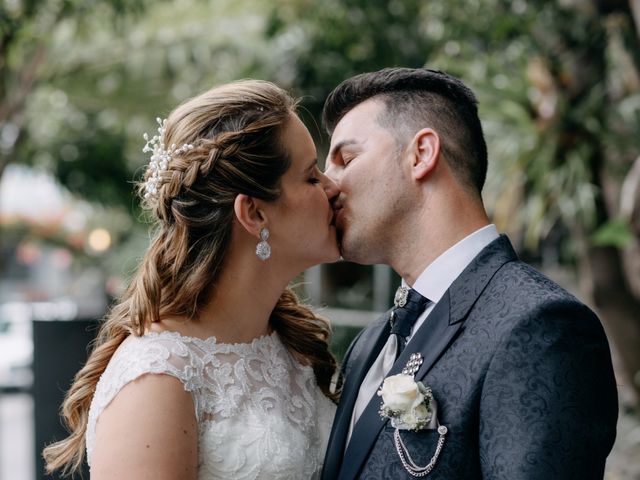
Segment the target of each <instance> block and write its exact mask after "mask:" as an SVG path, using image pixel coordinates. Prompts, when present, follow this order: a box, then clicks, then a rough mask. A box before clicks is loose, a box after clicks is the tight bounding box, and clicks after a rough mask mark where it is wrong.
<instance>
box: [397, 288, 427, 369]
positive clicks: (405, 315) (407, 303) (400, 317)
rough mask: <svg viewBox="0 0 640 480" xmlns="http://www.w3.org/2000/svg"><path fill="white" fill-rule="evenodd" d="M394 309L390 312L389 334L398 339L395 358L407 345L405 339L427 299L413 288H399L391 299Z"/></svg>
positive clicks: (422, 310) (424, 306)
mask: <svg viewBox="0 0 640 480" xmlns="http://www.w3.org/2000/svg"><path fill="white" fill-rule="evenodd" d="M393 304H394V305H395V308H394V309H393V310H392V311H391V315H390V316H389V322H390V323H391V334H393V335H396V336H397V339H398V342H397V344H398V349H397V351H396V358H398V357H399V356H400V353H401V352H402V350H403V349H404V347H405V345H406V344H407V337H408V336H409V335H411V329H412V328H413V325H414V323H416V320H417V319H418V317H419V316H420V314H421V313H422V312H424V309H425V308H426V306H427V305H428V304H429V299H428V298H425V297H423V296H422V295H420V294H419V293H418V292H416V291H415V290H414V289H413V288H407V287H403V286H401V287H399V288H398V290H397V291H396V295H395V298H394V299H393Z"/></svg>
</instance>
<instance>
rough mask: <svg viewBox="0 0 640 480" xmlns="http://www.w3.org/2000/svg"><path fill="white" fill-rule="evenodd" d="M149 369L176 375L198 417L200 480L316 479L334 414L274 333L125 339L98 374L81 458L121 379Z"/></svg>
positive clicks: (305, 370) (151, 335)
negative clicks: (247, 338) (222, 338)
mask: <svg viewBox="0 0 640 480" xmlns="http://www.w3.org/2000/svg"><path fill="white" fill-rule="evenodd" d="M147 373H155V374H168V375H172V376H174V377H176V378H178V379H179V380H180V381H181V382H182V383H183V385H184V388H185V390H187V391H188V392H190V393H191V397H192V398H193V403H194V409H195V415H196V419H197V422H198V429H199V440H198V448H199V452H198V459H199V461H198V479H199V480H213V479H226V480H240V479H242V480H257V479H265V480H266V479H269V480H273V479H275V480H279V479H282V480H284V479H291V480H302V479H304V480H307V479H315V478H319V477H320V471H321V469H322V462H323V459H324V454H325V449H326V445H327V440H328V436H329V431H330V429H331V422H332V421H333V415H334V413H335V406H334V404H333V403H332V402H331V401H330V400H329V399H327V398H326V397H325V396H324V395H323V394H322V392H321V391H320V389H319V388H318V386H317V384H316V381H315V377H314V374H313V370H312V368H311V367H309V366H303V365H301V364H300V363H298V362H297V361H296V360H295V359H294V358H293V357H292V356H291V355H290V353H289V352H288V350H287V349H286V347H285V346H284V345H283V344H282V342H281V340H280V338H279V337H278V335H277V333H272V334H271V335H268V336H264V337H260V338H258V339H256V340H254V341H253V342H251V343H245V344H223V343H217V342H216V340H215V338H210V339H207V340H202V339H198V338H192V337H185V336H182V335H180V334H178V333H176V332H162V333H148V334H146V335H144V336H142V337H130V338H128V339H127V340H125V342H124V343H123V344H122V345H121V346H120V348H119V349H118V350H117V351H116V353H115V354H114V356H113V357H112V359H111V361H110V362H109V365H108V366H107V369H106V370H105V372H104V373H103V374H102V377H101V378H100V381H99V382H98V385H97V387H96V391H95V395H94V398H93V401H92V403H91V408H90V410H89V421H88V425H87V435H86V440H87V442H86V443H87V461H88V462H89V465H91V452H92V450H93V445H94V440H95V429H96V422H97V420H98V417H99V416H100V413H101V412H102V411H103V410H104V409H105V407H106V406H107V405H108V404H109V402H111V401H112V400H113V398H114V397H115V396H116V395H117V394H118V392H119V391H120V390H121V389H122V387H124V386H125V385H126V384H127V383H129V382H131V381H132V380H134V379H136V378H138V377H140V376H141V375H144V374H147Z"/></svg>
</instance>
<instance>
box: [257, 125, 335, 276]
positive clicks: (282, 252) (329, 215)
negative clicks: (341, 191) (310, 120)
mask: <svg viewBox="0 0 640 480" xmlns="http://www.w3.org/2000/svg"><path fill="white" fill-rule="evenodd" d="M283 142H284V145H285V147H286V149H287V150H288V152H289V156H290V158H291V165H290V167H289V169H288V170H287V172H286V173H285V174H284V175H283V176H282V179H281V192H282V193H281V195H280V197H279V198H278V199H277V200H276V201H275V202H274V204H273V207H274V208H273V211H272V212H271V215H270V218H269V225H268V227H269V230H270V233H271V234H270V237H269V243H270V244H271V247H272V255H273V256H274V258H275V257H279V258H281V259H282V260H283V261H284V262H289V263H290V265H291V266H294V265H295V266H299V268H300V271H302V270H304V269H306V268H309V267H311V266H313V265H316V264H318V263H324V262H333V261H336V260H338V259H339V258H340V252H339V250H338V244H337V240H336V229H335V226H334V225H333V210H332V209H331V205H330V203H329V202H330V201H331V199H333V198H334V197H335V196H336V195H337V194H338V188H337V186H336V184H335V183H334V182H333V181H332V180H331V179H329V178H328V177H327V176H325V175H324V174H323V173H322V172H321V171H320V169H319V168H318V165H317V152H316V147H315V145H314V143H313V139H312V138H311V135H310V134H309V131H308V130H307V128H306V127H305V126H304V124H303V123H302V121H300V119H299V118H298V117H297V116H296V115H292V116H291V118H290V119H289V121H288V122H287V123H286V124H285V128H284V132H283Z"/></svg>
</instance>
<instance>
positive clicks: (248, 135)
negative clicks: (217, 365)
mask: <svg viewBox="0 0 640 480" xmlns="http://www.w3.org/2000/svg"><path fill="white" fill-rule="evenodd" d="M296 107H297V101H296V100H295V99H294V98H292V97H291V96H290V95H289V94H288V93H287V92H285V91H284V90H282V89H281V88H279V87H277V86H276V85H274V84H272V83H269V82H265V81H259V80H243V81H239V82H234V83H230V84H227V85H223V86H220V87H217V88H213V89H211V90H209V91H207V92H205V93H203V94H201V95H199V96H197V97H195V98H192V99H190V100H188V101H186V102H185V103H183V104H182V105H180V106H178V107H177V108H176V109H175V110H174V111H173V112H172V113H171V114H170V116H169V118H168V119H167V122H166V124H165V131H164V138H163V139H162V140H163V142H164V143H165V145H171V144H176V145H183V144H191V145H193V148H192V149H189V150H186V151H184V152H181V153H180V154H178V155H176V156H175V157H172V159H171V162H170V164H169V166H168V169H167V170H166V171H164V172H162V173H161V176H160V187H159V189H158V194H157V197H154V198H152V199H151V200H148V199H147V200H143V205H145V206H146V207H147V208H148V209H149V210H150V211H151V212H152V213H153V214H154V216H155V218H156V220H157V223H158V226H157V230H156V233H155V235H154V237H153V239H152V240H151V244H150V246H149V248H148V249H147V251H146V253H145V255H144V257H143V259H142V261H141V264H140V265H139V267H138V269H137V271H136V272H135V274H134V276H133V278H132V280H131V282H130V284H129V286H128V288H127V290H126V291H125V292H124V294H123V296H122V297H121V299H120V301H119V303H118V304H116V305H115V306H114V307H113V308H112V309H111V311H110V312H109V313H108V315H107V316H106V318H105V321H104V322H103V324H102V326H101V328H100V331H99V333H98V336H97V338H96V341H95V344H94V347H93V351H92V353H91V355H90V356H89V358H88V360H87V362H86V364H85V365H84V367H83V368H82V369H81V370H80V371H79V372H78V373H77V374H76V376H75V379H74V382H73V384H72V386H71V388H70V389H69V391H68V393H67V396H66V398H65V401H64V403H63V405H62V416H63V418H64V421H65V423H66V425H67V428H68V430H69V432H70V435H69V436H68V437H67V438H65V439H64V440H61V441H59V442H56V443H53V444H51V445H49V446H48V447H47V448H45V450H44V452H43V456H44V459H45V462H46V469H47V471H48V472H52V471H54V470H62V472H63V474H73V473H75V472H76V471H77V470H78V469H79V467H80V466H81V465H82V462H83V459H84V454H85V432H86V426H87V419H88V411H89V406H90V404H91V400H92V398H93V394H94V392H95V389H96V384H97V382H98V380H99V379H100V376H101V375H102V373H103V372H104V370H105V368H106V367H107V364H108V363H109V360H110V359H111V357H112V356H113V354H114V352H115V351H116V349H117V348H118V346H119V345H120V344H121V343H122V342H123V341H124V340H125V338H127V337H128V336H129V335H131V334H133V335H142V334H143V333H144V332H145V330H146V329H147V328H148V327H149V325H150V324H151V323H152V322H157V321H159V320H160V319H161V318H164V317H166V316H182V317H186V318H189V319H194V318H196V316H197V314H198V312H199V311H200V309H201V308H202V307H203V306H204V305H205V304H206V302H207V301H208V299H209V298H210V294H211V289H212V288H213V286H214V285H215V281H216V277H217V276H218V274H219V273H220V271H221V269H222V265H223V262H224V259H225V254H226V252H227V249H228V247H229V243H230V241H231V231H232V224H233V219H234V209H233V204H234V200H235V197H236V196H237V195H238V194H246V195H249V196H252V197H255V198H259V199H262V200H265V201H273V200H276V199H277V198H278V197H279V195H280V179H281V177H282V175H283V174H284V173H285V172H286V171H287V169H288V168H289V166H290V163H291V159H290V157H289V154H288V152H287V150H286V146H285V145H283V142H282V131H283V126H284V124H285V123H286V122H287V120H288V119H289V117H290V116H291V115H293V114H295V110H296ZM148 175H149V173H147V177H148ZM140 191H141V193H142V192H144V182H143V183H142V184H141V186H140ZM270 324H271V326H272V328H273V329H274V330H275V331H277V332H278V335H279V336H280V338H281V339H282V341H283V343H284V344H285V345H286V347H287V348H288V350H289V351H290V352H291V353H292V354H293V355H294V356H295V357H296V358H297V359H298V360H299V361H301V362H303V363H306V364H308V365H311V366H312V368H313V371H314V373H315V377H316V381H317V383H318V385H319V387H320V388H321V390H322V392H323V393H324V394H325V395H326V396H327V397H329V398H331V399H332V400H334V401H335V400H336V394H335V393H332V392H331V391H330V383H331V377H332V375H333V374H334V372H335V369H336V361H335V359H334V357H333V356H332V355H331V353H330V352H329V348H328V340H329V336H330V333H331V331H330V327H329V324H328V322H327V321H326V320H324V319H323V318H321V317H318V316H317V315H315V314H314V313H313V312H312V311H311V309H309V308H308V307H306V306H304V305H302V304H301V303H300V302H299V300H298V298H297V297H296V295H295V293H294V292H293V291H292V290H290V289H289V288H287V289H286V290H285V291H284V292H283V293H282V295H281V296H280V298H279V300H278V302H277V304H276V307H275V309H274V310H273V312H272V313H271V317H270Z"/></svg>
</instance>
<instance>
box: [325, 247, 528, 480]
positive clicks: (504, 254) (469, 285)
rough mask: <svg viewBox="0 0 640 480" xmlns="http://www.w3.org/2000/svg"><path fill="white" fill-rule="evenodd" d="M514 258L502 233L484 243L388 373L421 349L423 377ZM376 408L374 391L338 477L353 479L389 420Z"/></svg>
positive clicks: (395, 371) (393, 372) (418, 376)
mask: <svg viewBox="0 0 640 480" xmlns="http://www.w3.org/2000/svg"><path fill="white" fill-rule="evenodd" d="M515 259H517V256H516V254H515V252H514V251H513V248H512V247H511V243H510V242H509V240H508V239H507V237H506V236H504V235H502V236H500V237H499V238H498V239H496V240H494V241H493V242H491V243H490V244H489V245H488V246H487V247H485V248H484V249H483V250H482V251H481V252H480V253H479V254H478V255H477V256H476V258H474V260H473V261H472V262H471V263H470V264H469V265H468V266H467V268H466V269H465V270H464V271H463V272H462V274H460V276H459V277H458V278H457V279H456V280H455V281H454V282H453V284H452V285H451V287H450V288H449V290H447V292H445V294H444V296H443V297H442V298H441V299H440V301H439V302H438V303H437V305H436V306H435V307H434V309H433V310H432V311H431V313H430V314H429V316H428V317H427V320H426V321H425V322H424V324H423V325H422V327H421V328H420V329H419V330H418V331H417V332H416V333H415V334H414V336H413V337H412V338H411V340H410V341H409V343H408V344H407V346H406V348H405V349H404V351H403V352H402V354H401V355H400V357H398V359H397V360H396V362H395V364H394V365H393V367H392V368H391V370H390V371H389V373H388V374H387V376H392V375H396V374H398V373H400V372H401V371H402V369H403V368H404V366H405V365H406V364H407V362H408V360H409V356H410V355H411V354H412V353H414V352H420V353H421V354H422V357H423V363H422V366H421V367H420V370H418V372H416V375H415V378H416V379H422V378H423V377H424V376H425V375H426V374H427V373H428V372H429V370H430V369H431V368H432V367H433V365H434V364H435V362H436V361H437V360H438V359H439V358H440V357H441V356H442V354H443V353H444V352H445V351H446V349H447V348H448V346H449V345H450V344H451V343H452V342H453V340H454V339H455V337H456V336H457V334H458V333H459V332H460V330H461V328H462V327H463V325H464V321H463V320H464V319H465V318H466V316H467V314H468V313H469V310H471V307H473V305H474V304H475V302H476V300H477V299H478V297H479V296H480V294H481V293H482V291H483V290H484V289H485V288H486V286H487V284H488V283H489V281H490V280H491V278H493V276H494V275H495V273H496V272H497V271H498V270H499V269H500V267H502V265H504V264H505V263H507V262H509V261H512V260H515ZM369 365H370V364H369ZM367 370H368V368H367ZM358 387H359V386H358ZM356 395H357V389H356ZM353 401H355V398H354V400H353ZM350 405H351V407H350V408H353V403H351V404H350ZM379 409H380V398H379V397H378V396H377V395H374V396H373V398H372V399H371V401H370V402H369V404H368V405H367V407H366V408H365V410H364V411H363V413H362V415H361V416H360V418H359V419H358V422H357V423H356V425H355V427H354V429H353V434H352V436H351V440H350V442H349V446H348V448H347V451H346V452H345V460H346V461H345V462H344V464H343V466H342V470H341V471H340V476H339V479H340V480H347V479H353V478H355V477H356V476H357V475H358V472H359V471H360V469H361V466H362V464H363V462H364V461H365V460H366V458H367V457H368V455H369V453H370V451H371V449H372V448H373V445H374V443H375V442H376V439H377V437H378V434H379V432H380V430H381V429H382V427H383V426H384V425H385V423H386V422H387V421H388V420H382V419H381V418H380V415H379V413H378V410H379ZM349 411H351V410H349ZM343 444H344V443H343ZM343 444H342V445H343ZM327 478H328V477H327Z"/></svg>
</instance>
